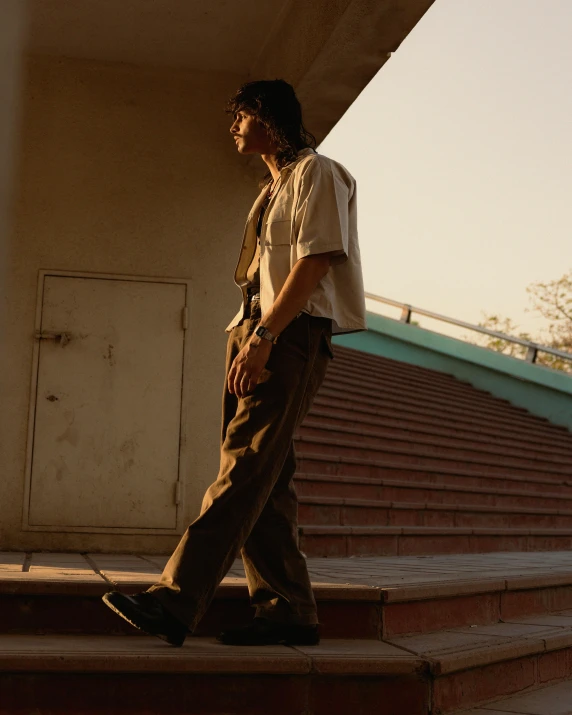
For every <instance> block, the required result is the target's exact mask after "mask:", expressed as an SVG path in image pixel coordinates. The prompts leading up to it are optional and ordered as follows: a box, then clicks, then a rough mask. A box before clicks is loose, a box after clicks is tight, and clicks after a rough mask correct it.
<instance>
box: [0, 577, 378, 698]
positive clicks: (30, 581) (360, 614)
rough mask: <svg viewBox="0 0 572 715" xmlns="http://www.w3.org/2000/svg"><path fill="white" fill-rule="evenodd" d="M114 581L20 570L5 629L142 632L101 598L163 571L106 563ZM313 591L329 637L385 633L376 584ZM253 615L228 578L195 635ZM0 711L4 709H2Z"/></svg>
mask: <svg viewBox="0 0 572 715" xmlns="http://www.w3.org/2000/svg"><path fill="white" fill-rule="evenodd" d="M102 572H103V574H104V575H105V578H106V579H108V582H109V583H106V582H105V581H103V580H102V579H100V578H95V577H90V578H85V577H84V578H81V576H80V577H78V576H74V578H73V580H72V579H70V578H69V575H70V573H73V571H72V570H71V569H70V570H69V573H67V574H66V575H65V576H62V577H61V578H60V579H59V580H58V579H55V578H53V577H52V578H51V579H50V580H46V579H43V578H39V577H37V576H36V575H35V574H33V573H18V574H17V575H16V576H14V575H13V576H12V577H11V578H10V579H9V580H8V579H5V580H3V581H0V634H28V635H32V634H44V635H46V634H52V635H53V634H68V635H73V634H75V635H79V634H88V635H112V636H118V635H130V636H136V637H138V636H140V632H139V631H136V630H135V629H133V628H132V627H131V626H130V625H129V624H128V623H127V622H126V621H124V620H123V619H121V618H118V617H117V616H116V615H115V614H114V613H113V612H112V611H111V610H110V609H109V608H107V607H106V606H105V605H104V604H103V603H102V601H101V597H102V596H103V594H104V593H106V592H107V591H109V590H112V589H117V590H120V591H123V592H125V593H130V594H131V593H138V592H140V591H142V590H145V589H147V588H149V586H151V585H152V584H153V583H155V581H156V580H157V579H158V578H159V576H160V571H159V570H157V571H156V572H155V573H147V574H140V573H139V574H138V573H134V574H133V579H132V580H130V579H129V578H126V577H125V575H124V574H123V575H122V578H121V579H120V581H119V583H114V574H113V573H109V572H107V571H106V570H105V568H103V567H102ZM314 595H315V598H316V602H317V604H318V609H319V612H320V624H321V633H322V636H323V637H324V638H371V639H379V638H380V636H381V628H382V626H381V617H382V615H381V601H380V598H381V596H380V590H379V588H377V587H375V588H374V587H367V586H361V585H360V586H356V587H354V586H352V585H351V584H349V585H348V587H341V588H340V586H339V585H338V584H317V585H315V586H314ZM252 615H253V610H252V606H251V605H250V602H249V597H248V589H247V586H246V580H245V579H244V578H226V579H225V580H224V581H223V583H222V584H221V585H220V586H219V588H218V589H217V591H216V594H215V597H214V599H213V601H212V602H211V605H210V606H209V609H208V611H207V613H206V614H205V616H204V617H203V619H202V620H201V622H200V624H199V625H198V627H197V630H196V632H195V635H196V636H201V637H202V636H205V637H206V636H208V637H215V636H216V635H217V634H218V633H220V631H221V630H222V629H223V628H225V627H232V626H236V625H243V624H244V623H248V622H249V621H250V620H251V618H252ZM0 712H2V710H1V708H0Z"/></svg>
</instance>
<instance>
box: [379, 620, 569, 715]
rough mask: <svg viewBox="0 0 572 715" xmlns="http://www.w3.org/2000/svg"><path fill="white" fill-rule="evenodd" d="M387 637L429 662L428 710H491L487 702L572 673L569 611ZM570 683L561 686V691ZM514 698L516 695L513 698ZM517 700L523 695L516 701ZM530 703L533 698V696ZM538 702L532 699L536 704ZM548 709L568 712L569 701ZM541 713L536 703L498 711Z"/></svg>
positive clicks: (533, 688) (494, 711)
mask: <svg viewBox="0 0 572 715" xmlns="http://www.w3.org/2000/svg"><path fill="white" fill-rule="evenodd" d="M389 642H390V643H391V644H392V645H396V646H398V647H400V648H404V649H406V650H408V651H410V652H411V653H413V654H415V655H417V656H418V657H420V658H423V659H427V660H428V661H429V662H430V676H431V681H432V692H431V712H432V713H441V714H442V715H447V714H448V713H454V712H455V711H457V712H458V711H459V710H460V709H461V708H463V709H466V708H469V707H472V708H477V707H478V706H486V709H485V710H477V713H478V715H482V714H484V713H491V715H493V714H496V713H497V712H498V711H497V710H493V709H492V708H493V707H494V706H493V705H491V704H490V703H491V701H494V700H497V699H499V698H502V697H507V696H513V695H516V694H517V693H522V692H523V691H528V693H529V695H528V698H529V702H530V693H531V692H533V691H535V690H538V689H540V688H542V687H543V686H546V685H547V684H548V683H550V682H552V683H557V682H558V681H559V680H562V679H564V678H566V679H569V678H570V677H571V676H572V613H571V612H570V611H564V612H561V613H553V614H548V615H545V616H537V617H530V618H518V617H517V618H512V619H510V621H508V622H505V623H497V624H495V625H489V626H478V625H477V626H475V627H470V626H469V627H463V628H456V629H449V630H441V631H438V632H435V633H433V634H431V633H428V634H424V635H417V636H399V637H397V638H390V639H389ZM562 692H568V693H570V692H571V690H570V688H566V689H564V688H562V686H561V688H560V693H562ZM514 702H516V703H518V700H517V699H516V698H515V701H514ZM521 702H522V700H521ZM533 702H534V701H533ZM537 702H538V701H536V703H537ZM552 705H553V707H552V708H551V709H550V710H549V711H547V714H548V715H549V714H550V713H555V714H556V713H562V714H563V715H564V713H569V712H570V711H571V710H570V708H571V702H570V701H565V700H560V704H559V706H558V707H556V706H557V705H558V703H554V702H553V703H552ZM508 711H510V712H511V713H519V712H520V713H537V714H538V713H541V712H542V711H541V710H539V709H538V707H537V705H535V707H533V708H531V709H521V710H518V709H516V708H514V707H510V706H507V710H503V712H508Z"/></svg>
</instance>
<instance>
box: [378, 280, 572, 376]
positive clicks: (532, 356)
mask: <svg viewBox="0 0 572 715" xmlns="http://www.w3.org/2000/svg"><path fill="white" fill-rule="evenodd" d="M365 297H366V298H370V299H371V300H376V301H377V302H378V303H385V304H386V305H392V306H394V307H395V308H401V318H400V320H401V322H402V323H409V322H410V321H411V316H412V314H413V313H416V314H417V315H424V316H425V317H426V318H433V319H434V320H440V321H441V322H443V323H450V324H451V325H457V326H458V327H460V328H466V329H467V330H474V331H476V332H477V333H484V334H485V335H490V336H491V337H493V338H499V339H500V340H506V341H507V342H509V343H517V344H518V345H523V346H524V347H525V348H527V351H526V358H525V359H526V361H527V362H530V363H535V362H536V358H537V355H538V353H539V352H543V353H549V354H550V355H554V356H555V357H559V358H561V359H562V360H570V361H571V362H572V353H566V352H563V351H562V350H556V348H550V347H548V346H547V345H539V344H538V343H533V342H532V341H531V340H523V339H522V338H514V337H512V336H511V335H505V334H504V333H498V332H497V331H496V330H490V329H489V328H483V327H482V326H480V325H473V324H472V323H465V321H464V320H457V318H448V317H447V316H446V315H441V314H440V313H433V312H432V311H431V310H425V309H424V308H415V307H414V306H411V305H409V304H407V303H400V302H399V301H397V300H391V298H382V297H381V296H379V295H375V294H374V293H367V292H366V293H365Z"/></svg>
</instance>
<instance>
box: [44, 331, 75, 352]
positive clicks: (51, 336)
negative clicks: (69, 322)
mask: <svg viewBox="0 0 572 715" xmlns="http://www.w3.org/2000/svg"><path fill="white" fill-rule="evenodd" d="M71 337H72V336H71V333H58V332H55V331H52V330H38V331H37V332H36V334H35V338H36V340H54V341H55V342H56V343H58V344H59V345H61V346H62V348H63V347H64V346H66V345H67V344H68V343H69V341H70V340H71Z"/></svg>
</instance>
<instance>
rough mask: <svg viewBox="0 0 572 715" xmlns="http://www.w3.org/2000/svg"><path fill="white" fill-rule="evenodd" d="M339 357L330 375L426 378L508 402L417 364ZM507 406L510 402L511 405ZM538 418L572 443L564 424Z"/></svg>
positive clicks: (352, 354) (354, 354)
mask: <svg viewBox="0 0 572 715" xmlns="http://www.w3.org/2000/svg"><path fill="white" fill-rule="evenodd" d="M338 347H339V346H338ZM336 349H338V348H336ZM336 356H337V360H336V361H335V362H333V363H332V365H331V366H330V368H329V372H330V371H331V370H341V371H342V372H344V373H346V374H347V375H351V376H355V377H356V378H357V379H358V380H359V379H363V378H364V377H365V379H366V380H369V379H371V378H375V377H376V376H378V377H379V379H380V380H381V381H384V382H386V381H389V382H391V381H392V379H394V380H395V379H398V380H404V381H405V382H406V384H417V383H418V381H419V379H420V378H419V376H420V375H421V376H423V378H422V384H425V385H427V386H429V387H431V386H434V385H439V386H440V387H441V388H442V390H443V391H444V392H448V391H450V390H458V389H463V390H466V391H467V393H471V394H473V395H475V396H477V395H480V396H488V399H490V400H493V401H498V402H500V403H501V404H503V403H504V404H507V401H506V400H504V399H502V398H498V397H496V396H494V395H492V394H491V393H489V392H486V391H485V390H482V389H480V388H478V387H474V386H473V385H471V384H470V383H469V382H466V381H464V380H461V379H459V378H456V377H454V376H453V375H448V374H446V373H442V372H438V371H436V370H431V369H428V368H422V367H419V366H416V365H412V364H408V363H403V362H399V361H397V360H391V359H389V358H383V357H381V356H373V355H368V354H367V353H361V352H359V351H356V350H351V349H346V348H342V353H341V354H339V355H338V354H336ZM382 366H383V367H382ZM380 370H381V372H380ZM508 404H511V403H510V402H508ZM513 407H514V408H515V409H516V410H521V411H522V410H524V408H521V407H516V406H513ZM524 412H525V413H527V411H526V410H524ZM535 419H537V420H538V421H539V422H540V423H544V424H550V426H551V427H552V428H554V430H555V431H556V432H558V431H560V432H562V433H563V434H564V435H565V437H566V438H567V439H568V441H569V443H572V434H571V433H570V431H569V430H567V429H566V427H564V426H561V425H552V424H551V423H550V422H549V421H548V420H547V419H546V418H544V417H535Z"/></svg>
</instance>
